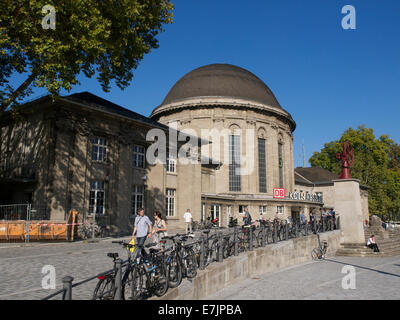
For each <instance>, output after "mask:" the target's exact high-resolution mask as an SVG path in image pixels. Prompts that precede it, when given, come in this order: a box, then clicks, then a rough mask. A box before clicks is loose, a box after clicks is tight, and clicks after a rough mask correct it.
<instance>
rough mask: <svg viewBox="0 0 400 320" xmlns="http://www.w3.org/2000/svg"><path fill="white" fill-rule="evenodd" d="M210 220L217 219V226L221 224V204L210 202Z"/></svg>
mask: <svg viewBox="0 0 400 320" xmlns="http://www.w3.org/2000/svg"><path fill="white" fill-rule="evenodd" d="M210 209H211V210H210V213H211V220H214V219H218V226H219V227H220V226H221V206H220V205H219V204H212V205H211V208H210Z"/></svg>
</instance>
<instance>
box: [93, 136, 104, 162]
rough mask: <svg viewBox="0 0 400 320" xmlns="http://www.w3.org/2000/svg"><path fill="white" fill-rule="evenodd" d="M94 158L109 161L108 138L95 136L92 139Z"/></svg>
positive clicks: (94, 159)
mask: <svg viewBox="0 0 400 320" xmlns="http://www.w3.org/2000/svg"><path fill="white" fill-rule="evenodd" d="M92 160H93V161H103V162H105V161H107V141H106V139H103V138H99V137H94V138H93V139H92Z"/></svg>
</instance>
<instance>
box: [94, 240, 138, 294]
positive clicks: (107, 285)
mask: <svg viewBox="0 0 400 320" xmlns="http://www.w3.org/2000/svg"><path fill="white" fill-rule="evenodd" d="M112 243H117V244H120V245H122V246H123V247H124V248H125V249H126V250H127V253H128V264H127V267H126V269H125V272H124V274H123V275H122V286H123V287H124V288H126V289H128V288H129V285H125V284H126V282H127V281H128V278H129V277H130V274H131V271H132V252H131V251H130V249H131V248H134V247H135V246H133V245H131V244H129V243H126V242H123V241H113V242H112ZM107 256H108V257H109V258H112V259H113V263H114V267H113V271H111V272H109V273H107V274H104V275H101V276H99V277H98V279H99V281H98V282H97V285H96V288H95V289H94V292H93V297H92V299H93V300H114V298H115V294H116V290H117V287H116V284H115V278H116V275H117V266H116V261H117V258H118V256H119V255H118V253H113V252H110V253H107ZM125 296H126V292H125V290H124V289H123V290H122V299H125Z"/></svg>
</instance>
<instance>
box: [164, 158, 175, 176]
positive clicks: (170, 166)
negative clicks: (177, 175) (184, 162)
mask: <svg viewBox="0 0 400 320" xmlns="http://www.w3.org/2000/svg"><path fill="white" fill-rule="evenodd" d="M166 169H167V172H172V173H174V172H176V159H175V158H174V157H172V156H170V155H169V154H167V162H166Z"/></svg>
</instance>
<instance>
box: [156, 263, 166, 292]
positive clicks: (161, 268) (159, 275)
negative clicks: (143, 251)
mask: <svg viewBox="0 0 400 320" xmlns="http://www.w3.org/2000/svg"><path fill="white" fill-rule="evenodd" d="M168 282H169V281H168V272H167V267H166V266H165V264H164V263H162V262H161V261H159V262H157V265H156V269H155V274H154V288H153V292H154V294H155V295H156V296H157V297H161V296H163V295H164V294H166V293H167V291H168V286H169V284H168Z"/></svg>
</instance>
